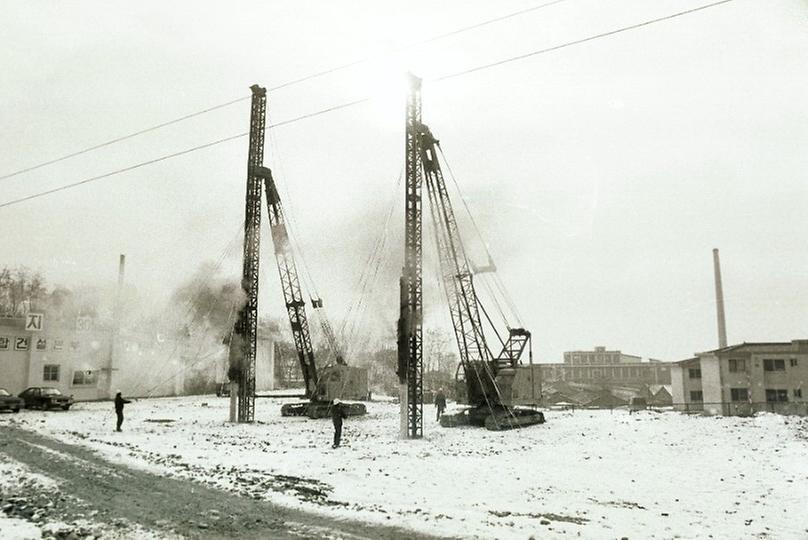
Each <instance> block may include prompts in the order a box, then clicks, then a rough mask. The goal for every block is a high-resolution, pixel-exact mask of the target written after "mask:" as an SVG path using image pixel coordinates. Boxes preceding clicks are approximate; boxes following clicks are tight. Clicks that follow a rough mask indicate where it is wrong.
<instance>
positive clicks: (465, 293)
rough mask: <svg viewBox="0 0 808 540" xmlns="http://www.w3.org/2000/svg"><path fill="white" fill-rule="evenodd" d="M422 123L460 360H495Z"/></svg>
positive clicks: (427, 175) (433, 147)
mask: <svg viewBox="0 0 808 540" xmlns="http://www.w3.org/2000/svg"><path fill="white" fill-rule="evenodd" d="M421 127H422V129H421V133H420V139H421V140H420V142H421V144H420V149H421V161H422V164H423V167H424V176H425V179H426V186H427V194H428V196H429V203H430V211H431V214H432V220H433V223H434V224H435V241H436V243H437V247H438V255H439V258H440V266H441V272H442V277H443V281H444V289H445V290H446V294H447V300H448V302H449V311H450V315H451V318H452V324H453V326H454V331H455V338H456V340H457V345H458V349H459V351H460V361H461V364H462V365H463V366H464V367H465V366H469V365H470V362H488V361H490V360H491V351H490V350H489V349H488V344H487V343H486V341H485V334H484V333H483V326H482V320H481V318H480V306H479V300H478V298H477V292H476V291H475V290H474V277H473V274H472V272H471V269H470V265H469V262H468V258H467V257H466V253H465V250H464V248H463V241H462V239H461V238H460V231H459V230H458V227H457V219H456V218H455V214H454V209H453V208H452V203H451V200H450V199H449V194H448V192H447V190H446V182H445V181H444V178H443V171H442V170H441V167H440V163H439V162H438V158H437V149H436V147H437V145H438V141H437V140H436V139H435V138H434V137H433V136H432V133H431V131H430V130H429V128H428V127H427V126H425V125H422V126H421ZM466 375H467V376H468V375H469V374H468V373H467V374H466Z"/></svg>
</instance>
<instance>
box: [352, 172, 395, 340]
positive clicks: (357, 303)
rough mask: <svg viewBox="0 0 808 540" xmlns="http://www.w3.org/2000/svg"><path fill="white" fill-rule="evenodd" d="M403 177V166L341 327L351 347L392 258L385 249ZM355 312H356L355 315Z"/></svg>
mask: <svg viewBox="0 0 808 540" xmlns="http://www.w3.org/2000/svg"><path fill="white" fill-rule="evenodd" d="M403 177H404V168H403V166H402V168H401V169H400V170H399V173H398V178H397V179H396V182H395V185H394V186H393V193H392V195H391V198H390V203H389V207H388V210H387V212H386V216H385V219H384V222H383V224H382V227H381V230H380V232H379V236H378V237H377V238H376V241H375V242H374V245H373V248H372V249H371V252H370V254H369V255H368V258H367V261H366V262H365V265H364V266H363V268H362V272H361V274H360V276H359V280H358V283H357V287H356V288H357V289H358V290H359V294H358V295H357V297H356V299H355V300H354V301H353V302H352V303H351V304H350V305H349V308H348V312H347V313H346V315H345V318H344V319H343V321H342V325H341V327H340V333H341V335H342V336H343V343H346V344H347V346H349V347H350V346H352V345H351V344H353V343H354V338H355V337H356V333H357V332H358V329H359V328H360V326H361V325H360V323H362V322H363V321H364V316H365V313H366V308H367V295H368V294H369V293H370V292H371V291H372V290H373V289H374V288H375V285H376V282H377V278H378V276H379V272H380V270H381V268H382V265H383V264H384V262H383V261H388V262H389V260H390V259H389V258H386V257H385V251H386V247H387V240H388V238H389V232H390V222H391V220H392V217H393V213H394V212H395V209H396V207H397V205H396V199H397V195H398V190H399V187H400V186H401V181H402V179H403ZM354 312H355V313H356V314H355V315H354ZM368 339H369V338H368Z"/></svg>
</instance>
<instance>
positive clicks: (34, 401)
mask: <svg viewBox="0 0 808 540" xmlns="http://www.w3.org/2000/svg"><path fill="white" fill-rule="evenodd" d="M20 398H21V399H22V400H23V402H24V403H25V408H26V409H31V408H33V407H39V408H41V409H45V410H48V409H55V408H57V407H59V408H61V409H64V410H65V411H66V410H68V409H69V408H70V406H71V405H73V396H66V395H64V394H63V393H61V392H60V391H59V389H58V388H51V387H48V386H32V387H31V388H27V389H25V390H23V392H22V393H21V394H20Z"/></svg>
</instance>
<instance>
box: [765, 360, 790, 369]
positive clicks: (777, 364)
mask: <svg viewBox="0 0 808 540" xmlns="http://www.w3.org/2000/svg"><path fill="white" fill-rule="evenodd" d="M785 370H786V361H785V360H777V359H775V360H773V359H771V358H766V359H764V360H763V371H785Z"/></svg>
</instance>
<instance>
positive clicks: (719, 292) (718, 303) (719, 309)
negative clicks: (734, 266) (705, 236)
mask: <svg viewBox="0 0 808 540" xmlns="http://www.w3.org/2000/svg"><path fill="white" fill-rule="evenodd" d="M713 269H714V270H715V309H716V313H717V315H718V346H719V347H722V348H723V347H726V346H727V320H726V318H725V317H724V288H723V287H722V286H721V261H719V259H718V249H713Z"/></svg>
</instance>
